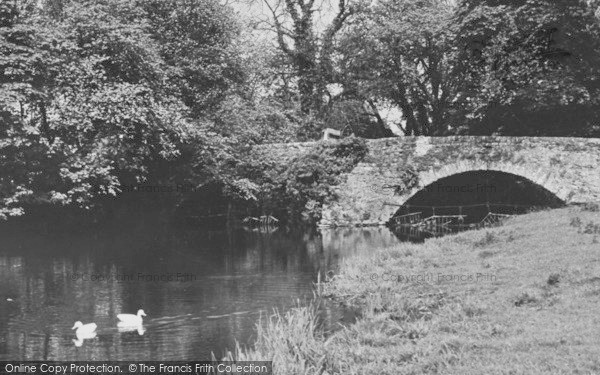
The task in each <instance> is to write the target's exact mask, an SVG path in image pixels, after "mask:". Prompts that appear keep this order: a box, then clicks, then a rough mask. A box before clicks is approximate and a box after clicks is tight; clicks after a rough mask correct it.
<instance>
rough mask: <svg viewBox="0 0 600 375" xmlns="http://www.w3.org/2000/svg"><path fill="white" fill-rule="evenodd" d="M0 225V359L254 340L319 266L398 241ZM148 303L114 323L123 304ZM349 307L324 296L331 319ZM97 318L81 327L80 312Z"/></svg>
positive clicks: (138, 352)
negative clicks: (134, 322)
mask: <svg viewBox="0 0 600 375" xmlns="http://www.w3.org/2000/svg"><path fill="white" fill-rule="evenodd" d="M24 228H25V227H20V229H19V228H16V227H15V226H6V225H4V226H2V227H0V235H1V236H2V238H3V239H4V241H3V244H2V248H0V360H19V359H20V360H24V359H29V360H133V359H137V360H192V359H196V360H198V359H209V358H210V354H211V351H214V352H215V354H216V355H217V356H220V355H221V354H222V353H223V352H224V350H225V348H232V347H233V345H234V340H236V339H237V340H239V341H240V342H242V343H250V342H251V341H252V339H253V334H254V332H255V325H256V323H257V321H258V318H259V317H260V316H261V315H262V316H265V315H269V314H271V313H272V312H273V310H274V309H279V310H285V309H287V308H289V307H290V306H293V305H295V304H296V303H298V301H300V302H301V303H302V301H306V300H307V299H309V298H310V297H312V283H313V282H314V281H315V280H316V275H317V273H318V272H326V271H327V270H330V269H335V268H336V266H337V264H338V263H339V261H340V259H342V258H343V257H345V256H348V255H352V254H356V253H360V252H370V251H373V250H374V249H376V248H379V247H386V246H389V245H392V244H394V243H397V242H398V239H397V238H396V237H395V236H394V235H393V234H392V233H391V232H390V231H389V230H388V229H386V228H368V229H342V230H326V231H323V232H322V233H311V232H306V233H300V234H293V233H286V232H285V230H279V231H276V232H274V233H268V234H267V233H255V232H247V231H244V230H242V229H239V230H229V231H222V232H214V231H213V232H207V231H200V230H197V229H193V230H175V229H169V230H158V229H156V230H155V229H153V230H145V231H139V230H138V231H130V230H124V229H121V228H118V230H108V229H106V230H97V231H94V232H80V233H62V234H58V233H50V234H39V233H37V232H36V231H33V230H31V228H30V227H28V228H27V229H24ZM139 308H143V309H144V310H145V312H146V314H147V317H146V318H144V322H143V325H142V326H136V327H119V326H118V325H117V322H118V320H117V318H116V315H117V314H120V313H123V312H126V313H127V312H130V313H135V311H137V310H138V309H139ZM341 314H342V312H340V311H338V310H336V309H335V308H333V307H325V308H324V310H323V316H324V320H325V322H326V324H331V325H333V324H336V322H338V321H339V320H340V318H342V315H341ZM75 321H83V322H95V323H96V324H97V325H98V328H97V330H96V332H95V336H94V337H92V336H91V335H90V336H89V337H78V336H77V335H76V334H75V333H74V331H72V330H71V328H72V326H73V322H75Z"/></svg>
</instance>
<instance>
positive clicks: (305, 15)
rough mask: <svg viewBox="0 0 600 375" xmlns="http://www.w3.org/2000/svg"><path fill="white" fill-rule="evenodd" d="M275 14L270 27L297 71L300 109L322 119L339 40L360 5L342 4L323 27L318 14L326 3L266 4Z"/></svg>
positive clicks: (280, 0) (282, 0) (292, 0)
mask: <svg viewBox="0 0 600 375" xmlns="http://www.w3.org/2000/svg"><path fill="white" fill-rule="evenodd" d="M263 3H264V4H265V6H266V7H267V8H268V9H269V11H270V13H271V16H272V17H271V20H272V22H271V23H270V25H271V26H272V28H273V31H274V32H275V33H276V39H277V45H278V47H279V49H280V50H281V52H283V54H284V56H285V57H286V58H287V59H288V62H289V63H290V64H291V66H292V67H293V69H294V77H293V78H292V80H294V81H297V88H298V96H299V99H300V109H301V111H302V112H303V113H304V114H309V113H312V114H313V115H319V114H320V113H321V111H322V108H323V98H324V96H325V95H326V93H327V84H328V83H331V82H333V81H334V79H333V76H334V68H333V58H334V56H333V55H334V52H335V48H334V47H335V39H336V37H337V34H338V33H339V31H340V30H341V29H342V27H343V26H344V24H345V23H346V21H347V20H348V18H349V17H351V16H352V15H354V14H355V13H357V11H358V8H357V5H351V4H350V3H349V1H347V0H339V1H338V2H337V9H336V10H335V14H334V16H333V19H332V20H331V22H329V23H328V24H327V25H326V26H324V27H319V25H317V22H316V21H315V14H317V13H318V12H319V11H320V9H319V6H323V5H324V4H325V3H322V4H320V3H316V2H315V1H314V0H276V1H271V0H264V1H263Z"/></svg>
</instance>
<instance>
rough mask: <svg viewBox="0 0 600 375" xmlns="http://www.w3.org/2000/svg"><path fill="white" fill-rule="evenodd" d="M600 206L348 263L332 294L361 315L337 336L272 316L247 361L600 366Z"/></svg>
mask: <svg viewBox="0 0 600 375" xmlns="http://www.w3.org/2000/svg"><path fill="white" fill-rule="evenodd" d="M599 238H600V212H594V211H590V210H584V209H581V208H575V207H570V208H565V209H558V210H553V211H545V212H538V213H533V214H529V215H524V216H520V217H517V218H514V219H512V220H510V221H509V222H508V223H507V224H506V225H505V226H503V227H499V228H494V229H488V230H479V231H472V232H466V233H462V234H459V235H455V236H449V237H445V238H440V239H434V240H430V241H427V242H426V243H425V244H424V245H411V244H406V245H400V246H397V247H394V248H391V249H384V250H381V251H377V252H375V253H372V254H369V255H367V256H363V257H355V258H352V259H349V260H348V261H346V262H345V263H344V264H343V265H342V266H341V270H340V272H339V274H338V275H336V276H335V277H333V279H332V280H331V281H330V282H328V283H326V285H324V286H323V294H324V295H325V296H328V297H329V298H333V299H334V300H336V301H338V302H339V303H341V304H344V305H347V306H352V307H353V308H356V309H358V310H359V311H360V312H361V317H360V318H359V319H358V321H356V322H355V323H354V324H352V325H350V326H347V327H345V328H344V329H342V330H340V331H338V332H336V333H334V334H333V335H330V336H325V335H323V333H322V332H321V331H320V330H319V329H318V328H317V325H316V324H315V314H314V311H313V310H314V308H313V307H307V308H299V309H296V310H292V311H290V312H288V313H287V314H286V315H282V316H276V317H272V318H271V319H270V321H269V322H268V324H263V325H262V326H261V328H260V329H259V333H258V341H257V342H256V344H255V346H254V348H251V349H248V350H246V349H238V350H237V353H236V354H235V356H236V357H237V358H238V359H263V360H267V359H268V360H273V361H274V367H275V369H276V373H277V374H421V373H443V374H597V373H600V243H599Z"/></svg>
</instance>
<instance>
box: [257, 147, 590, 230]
mask: <svg viewBox="0 0 600 375" xmlns="http://www.w3.org/2000/svg"><path fill="white" fill-rule="evenodd" d="M313 144H314V143H312V144H311V143H295V144H278V145H268V146H263V147H268V148H269V150H270V151H269V153H270V154H271V156H272V157H273V156H275V157H279V158H280V160H281V161H282V162H285V160H289V158H290V157H293V156H298V155H299V154H302V153H304V152H307V151H308V150H309V149H310V147H311V145H313ZM367 145H368V149H369V151H368V154H367V156H366V157H365V158H364V159H363V161H361V162H360V163H359V164H358V165H357V166H356V167H355V168H354V170H352V171H351V172H350V173H349V174H348V175H347V176H346V179H345V181H344V182H343V183H342V184H340V185H339V186H337V187H336V192H337V195H338V199H337V200H336V201H335V202H333V203H330V204H328V205H326V206H325V207H324V208H323V218H322V220H321V225H324V226H356V225H358V226H361V225H362V226H366V225H382V224H385V223H387V222H388V221H389V220H390V219H391V217H392V216H393V215H394V214H395V213H396V211H397V210H398V206H399V205H402V204H404V202H406V201H407V200H408V199H409V198H410V197H412V196H413V195H414V194H415V193H417V192H418V191H420V190H421V189H424V188H425V187H427V186H428V185H430V184H432V183H433V182H435V181H437V180H439V179H442V178H445V177H449V176H452V175H455V174H458V173H463V172H470V171H498V172H505V173H509V174H513V175H517V176H521V177H524V178H526V179H528V180H530V181H531V182H533V183H535V184H537V185H540V186H542V187H544V188H545V189H547V190H548V191H550V192H551V193H553V194H554V195H556V196H557V197H558V198H559V199H561V200H562V201H563V202H565V203H566V204H576V203H586V202H600V139H590V138H546V137H544V138H538V137H476V136H455V137H398V138H383V139H375V140H368V141H367ZM392 187H393V188H392Z"/></svg>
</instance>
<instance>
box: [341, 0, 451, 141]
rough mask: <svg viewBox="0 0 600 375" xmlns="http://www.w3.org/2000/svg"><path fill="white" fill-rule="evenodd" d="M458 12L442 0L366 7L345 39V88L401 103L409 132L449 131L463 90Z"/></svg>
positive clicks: (391, 1)
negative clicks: (457, 69) (457, 70)
mask: <svg viewBox="0 0 600 375" xmlns="http://www.w3.org/2000/svg"><path fill="white" fill-rule="evenodd" d="M452 15H453V7H452V6H451V4H448V3H447V2H445V1H440V0H427V1H416V0H388V1H383V2H378V3H377V4H375V5H374V6H372V7H371V8H370V9H369V10H368V11H365V12H363V13H362V14H361V15H360V16H358V17H357V18H356V19H355V20H354V21H353V22H352V23H351V25H349V28H348V30H349V31H348V32H346V33H345V34H344V37H343V38H342V41H341V46H340V50H341V51H342V54H343V57H342V63H341V64H342V67H343V71H344V72H345V77H344V78H345V81H344V86H345V87H344V89H345V91H346V92H347V93H351V94H352V95H354V96H357V97H362V98H366V99H368V100H369V101H370V102H371V103H372V104H373V103H374V102H376V101H378V100H382V99H383V100H387V101H390V102H391V103H393V104H394V105H396V106H397V107H398V108H399V109H400V110H401V112H402V117H403V124H398V125H399V126H400V127H401V128H402V130H403V131H404V133H405V134H406V135H444V134H447V133H448V132H449V130H450V125H449V124H450V119H451V116H452V114H453V112H452V103H453V101H454V100H455V98H456V96H457V91H458V82H457V80H456V79H455V78H456V76H455V75H454V74H453V69H454V55H455V54H454V50H453V47H452V43H451V42H452V40H453V39H454V37H455V35H454V33H453V32H452V28H451V27H450V26H451V20H452Z"/></svg>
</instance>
